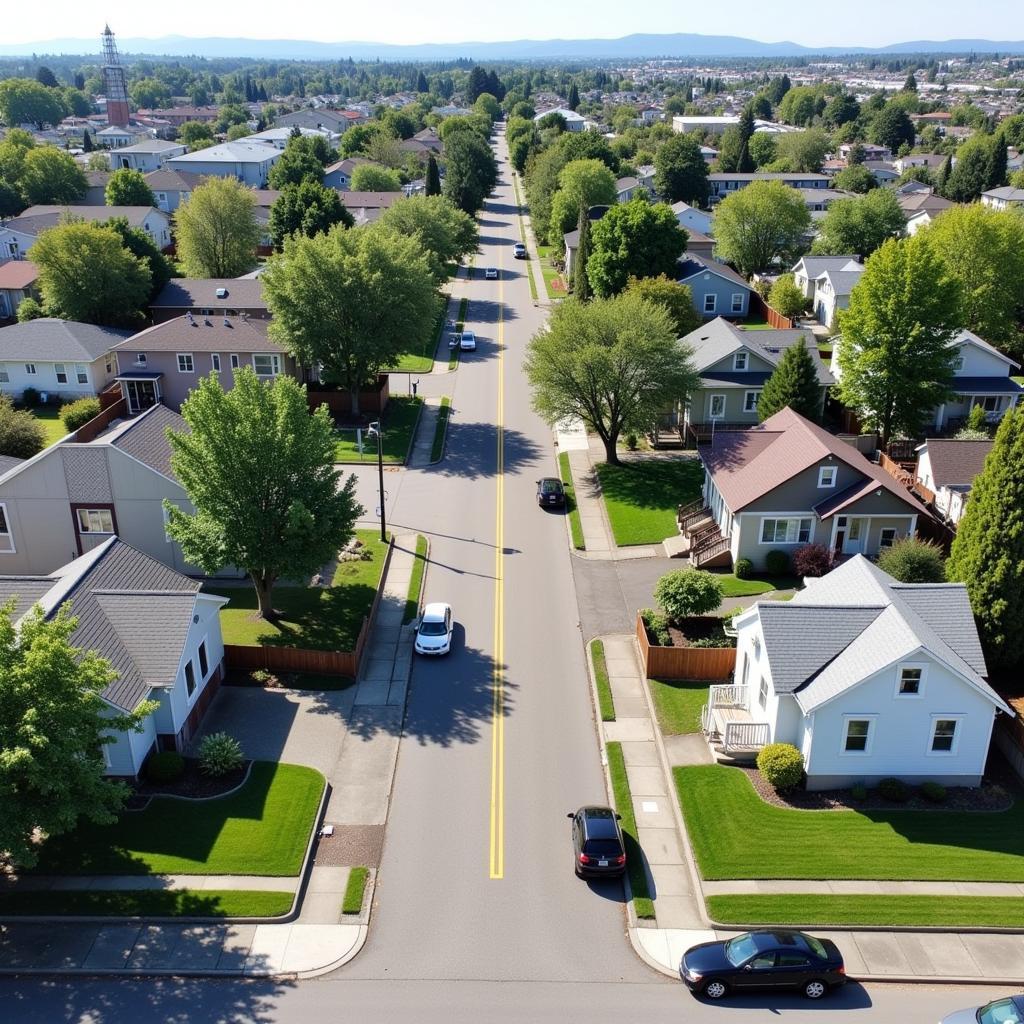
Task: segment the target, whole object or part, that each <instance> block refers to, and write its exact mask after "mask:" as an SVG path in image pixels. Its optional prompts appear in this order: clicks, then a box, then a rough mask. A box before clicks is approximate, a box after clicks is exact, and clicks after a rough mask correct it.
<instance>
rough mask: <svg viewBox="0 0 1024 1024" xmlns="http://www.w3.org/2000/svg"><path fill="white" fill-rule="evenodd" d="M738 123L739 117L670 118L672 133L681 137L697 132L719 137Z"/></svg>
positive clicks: (689, 115) (687, 116)
mask: <svg viewBox="0 0 1024 1024" xmlns="http://www.w3.org/2000/svg"><path fill="white" fill-rule="evenodd" d="M739 123H740V119H739V115H726V116H714V115H711V114H675V115H674V116H673V118H672V131H674V132H676V133H678V134H681V135H686V134H688V133H690V132H699V133H701V134H703V135H721V134H722V132H724V131H725V129H726V128H731V127H732V126H733V125H735V124H739Z"/></svg>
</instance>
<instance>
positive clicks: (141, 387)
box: [124, 380, 157, 414]
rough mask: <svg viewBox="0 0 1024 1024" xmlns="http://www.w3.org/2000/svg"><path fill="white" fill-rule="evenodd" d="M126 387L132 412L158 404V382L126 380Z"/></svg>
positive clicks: (129, 408)
mask: <svg viewBox="0 0 1024 1024" xmlns="http://www.w3.org/2000/svg"><path fill="white" fill-rule="evenodd" d="M124 389H125V396H126V397H127V399H128V411H129V412H130V413H132V414H135V413H139V412H144V411H145V410H146V409H148V408H149V407H150V406H153V405H156V397H157V396H156V384H155V383H154V382H153V381H151V380H126V381H124Z"/></svg>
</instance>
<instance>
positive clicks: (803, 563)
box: [793, 544, 832, 576]
mask: <svg viewBox="0 0 1024 1024" xmlns="http://www.w3.org/2000/svg"><path fill="white" fill-rule="evenodd" d="M831 568H832V552H831V551H829V549H828V548H827V547H825V545H824V544H805V545H804V546H803V547H802V548H797V549H796V551H794V552H793V569H794V570H795V572H796V574H797V576H824V575H825V573H827V572H828V571H829V570H830V569H831Z"/></svg>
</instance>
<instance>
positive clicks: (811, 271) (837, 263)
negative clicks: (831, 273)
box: [790, 256, 861, 300]
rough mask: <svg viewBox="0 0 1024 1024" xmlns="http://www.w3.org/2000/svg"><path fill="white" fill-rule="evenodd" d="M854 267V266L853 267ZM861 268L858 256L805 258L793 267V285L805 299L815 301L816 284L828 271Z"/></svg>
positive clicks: (791, 271)
mask: <svg viewBox="0 0 1024 1024" xmlns="http://www.w3.org/2000/svg"><path fill="white" fill-rule="evenodd" d="M851 265H852V266H851ZM858 267H861V264H860V263H858V262H857V257H856V256H803V257H801V258H800V259H799V260H798V261H797V263H796V264H795V265H794V266H793V267H792V269H791V270H790V273H791V274H792V275H793V283H794V284H795V285H796V286H797V288H799V289H800V291H801V292H802V293H803V297H804V298H805V299H812V300H813V299H814V282H815V281H817V280H818V278H819V277H820V276H821V275H822V274H823V273H824V272H825V271H826V270H850V269H857V268H858Z"/></svg>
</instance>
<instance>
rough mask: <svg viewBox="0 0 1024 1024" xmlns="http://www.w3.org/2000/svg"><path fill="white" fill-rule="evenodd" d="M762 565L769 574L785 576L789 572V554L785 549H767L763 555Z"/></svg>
mask: <svg viewBox="0 0 1024 1024" xmlns="http://www.w3.org/2000/svg"><path fill="white" fill-rule="evenodd" d="M764 567H765V570H766V571H767V573H768V575H769V576H785V575H786V573H788V572H789V555H787V554H786V552H785V551H769V552H768V554H767V555H765V556H764Z"/></svg>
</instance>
